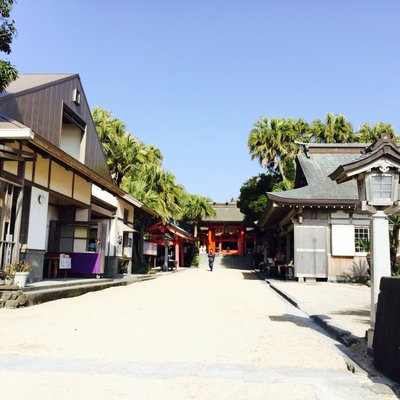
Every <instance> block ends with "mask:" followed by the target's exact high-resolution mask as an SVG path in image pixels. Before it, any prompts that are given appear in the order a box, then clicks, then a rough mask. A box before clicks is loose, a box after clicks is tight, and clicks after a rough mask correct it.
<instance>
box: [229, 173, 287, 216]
mask: <svg viewBox="0 0 400 400" xmlns="http://www.w3.org/2000/svg"><path fill="white" fill-rule="evenodd" d="M277 182H280V179H279V176H277V175H272V174H259V175H257V176H253V177H252V178H250V179H248V180H247V181H246V182H245V183H244V184H243V185H242V187H241V188H240V195H239V198H238V202H237V204H238V207H239V209H240V211H241V212H242V213H243V214H244V215H245V221H246V222H247V223H251V224H253V223H254V222H255V221H258V219H259V218H260V216H261V214H262V213H263V211H264V210H265V207H266V206H267V203H268V197H267V194H266V193H267V192H269V191H272V190H273V188H274V186H275V185H276V184H277Z"/></svg>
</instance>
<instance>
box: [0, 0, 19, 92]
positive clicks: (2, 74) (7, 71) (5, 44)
mask: <svg viewBox="0 0 400 400" xmlns="http://www.w3.org/2000/svg"><path fill="white" fill-rule="evenodd" d="M13 5H14V0H0V52H2V53H5V54H6V55H8V54H10V53H11V43H12V41H13V39H14V37H15V35H16V33H17V31H16V29H15V26H14V20H13V19H11V18H10V16H11V10H12V8H13ZM17 77H18V72H17V70H16V68H15V67H14V66H13V65H12V64H11V63H10V61H7V60H0V92H4V90H5V89H6V87H7V86H8V85H9V84H10V83H11V82H12V81H14V80H15V79H17Z"/></svg>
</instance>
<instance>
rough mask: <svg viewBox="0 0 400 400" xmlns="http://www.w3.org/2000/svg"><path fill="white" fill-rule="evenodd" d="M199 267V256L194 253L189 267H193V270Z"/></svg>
mask: <svg viewBox="0 0 400 400" xmlns="http://www.w3.org/2000/svg"><path fill="white" fill-rule="evenodd" d="M199 265H200V256H199V253H197V252H196V253H194V256H193V260H192V263H191V266H192V267H195V268H198V267H199Z"/></svg>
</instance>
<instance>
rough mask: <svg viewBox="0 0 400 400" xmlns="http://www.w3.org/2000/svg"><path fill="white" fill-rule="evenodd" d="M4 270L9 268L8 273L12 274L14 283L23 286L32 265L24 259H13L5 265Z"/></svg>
mask: <svg viewBox="0 0 400 400" xmlns="http://www.w3.org/2000/svg"><path fill="white" fill-rule="evenodd" d="M6 270H9V274H10V275H11V276H13V278H14V285H17V286H19V287H24V286H25V284H26V279H27V278H28V275H29V272H31V270H32V266H31V264H29V263H28V262H26V261H25V260H21V261H14V262H12V263H11V264H9V265H7V266H6Z"/></svg>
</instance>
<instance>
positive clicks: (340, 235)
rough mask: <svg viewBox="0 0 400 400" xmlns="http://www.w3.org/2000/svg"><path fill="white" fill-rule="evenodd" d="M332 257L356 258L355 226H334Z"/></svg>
mask: <svg viewBox="0 0 400 400" xmlns="http://www.w3.org/2000/svg"><path fill="white" fill-rule="evenodd" d="M331 232H332V255H333V256H354V255H355V243H354V225H332V230H331Z"/></svg>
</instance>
